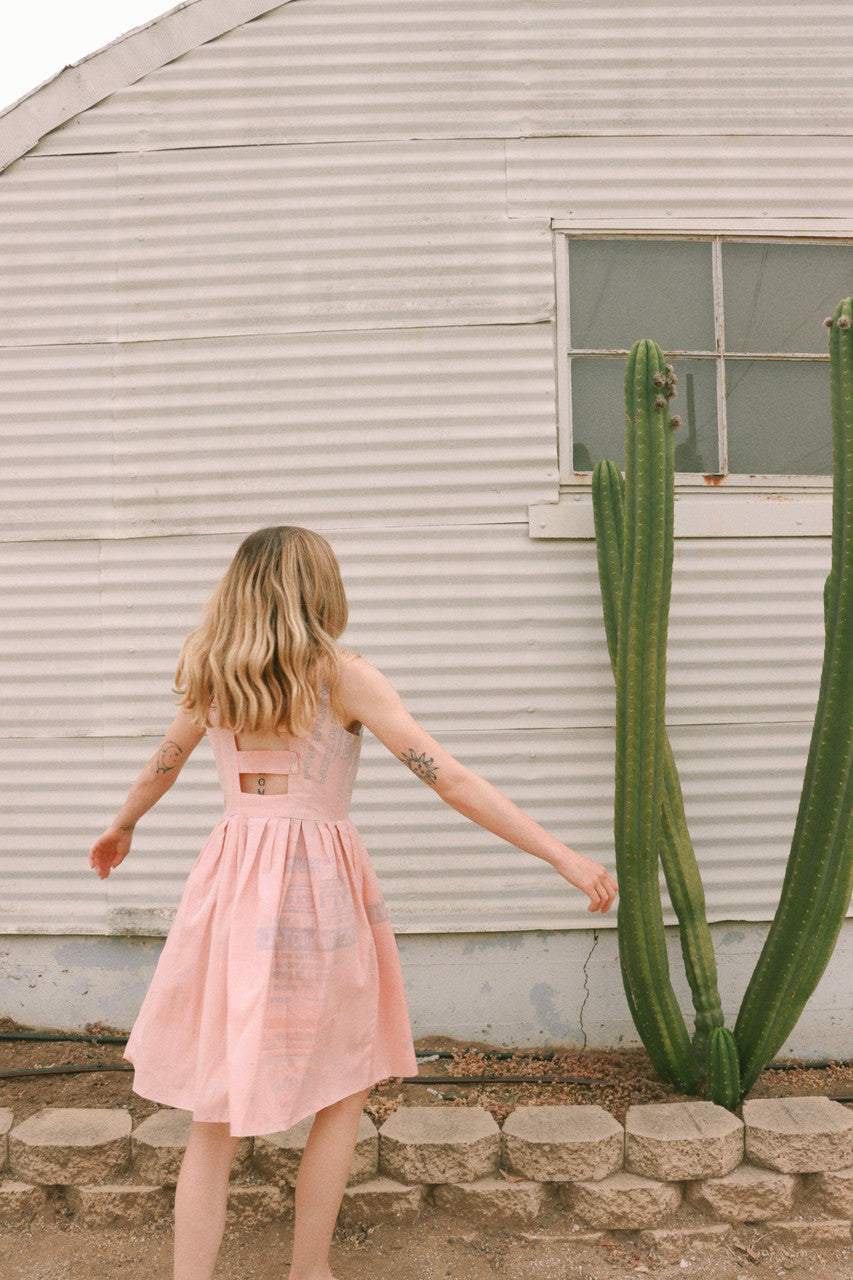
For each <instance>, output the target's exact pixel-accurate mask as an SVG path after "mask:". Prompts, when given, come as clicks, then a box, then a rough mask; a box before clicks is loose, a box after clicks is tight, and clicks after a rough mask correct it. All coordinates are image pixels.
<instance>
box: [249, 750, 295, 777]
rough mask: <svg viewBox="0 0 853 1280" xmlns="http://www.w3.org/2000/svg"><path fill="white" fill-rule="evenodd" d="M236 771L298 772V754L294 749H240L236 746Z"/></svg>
mask: <svg viewBox="0 0 853 1280" xmlns="http://www.w3.org/2000/svg"><path fill="white" fill-rule="evenodd" d="M236 754H237V772H238V773H278V774H285V773H298V772H299V756H298V755H297V754H296V752H295V751H285V750H284V749H276V748H270V749H269V750H267V751H241V750H240V749H239V747H238V748H236Z"/></svg>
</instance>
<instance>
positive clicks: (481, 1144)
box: [379, 1107, 501, 1183]
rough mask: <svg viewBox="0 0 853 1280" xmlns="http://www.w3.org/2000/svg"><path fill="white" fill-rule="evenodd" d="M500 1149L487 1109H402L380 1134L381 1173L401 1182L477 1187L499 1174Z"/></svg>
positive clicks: (384, 1126)
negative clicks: (479, 1180) (480, 1181)
mask: <svg viewBox="0 0 853 1280" xmlns="http://www.w3.org/2000/svg"><path fill="white" fill-rule="evenodd" d="M500 1146H501V1131H500V1129H499V1128H498V1126H497V1125H496V1124H495V1121H494V1119H493V1117H492V1116H491V1115H490V1114H489V1112H488V1111H486V1110H485V1109H484V1108H483V1107H398V1108H397V1110H396V1111H395V1112H393V1113H392V1114H391V1115H390V1116H389V1117H388V1119H387V1120H386V1121H385V1123H384V1124H383V1125H382V1127H381V1129H380V1130H379V1168H380V1171H381V1172H382V1173H383V1174H385V1176H386V1177H388V1178H396V1179H397V1181H399V1182H419V1183H437V1182H473V1181H474V1180H475V1179H477V1178H484V1177H486V1176H487V1175H488V1174H490V1173H497V1171H498V1162H499V1160H500Z"/></svg>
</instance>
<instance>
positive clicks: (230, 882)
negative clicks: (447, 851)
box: [124, 688, 417, 1137]
mask: <svg viewBox="0 0 853 1280" xmlns="http://www.w3.org/2000/svg"><path fill="white" fill-rule="evenodd" d="M208 737H209V739H210V742H211V745H212V747H213V753H214V756H215V757H216V765H217V769H218V772H219V778H220V781H221V783H222V789H223V791H224V793H225V813H224V816H223V818H222V820H221V821H220V822H219V823H218V825H217V826H216V827H215V828H214V830H213V832H212V833H211V835H210V837H209V839H208V841H207V843H206V844H205V846H204V848H203V849H202V851H201V853H200V854H199V856H198V858H197V860H196V862H195V865H194V866H193V868H192V870H191V872H190V874H189V878H188V880H187V883H186V886H185V888H184V892H183V896H182V898H181V902H180V905H179V907H178V911H177V914H176V916H175V919H174V922H173V924H172V927H171V929H170V931H169V936H168V937H167V939H166V943H165V945H164V947H163V950H162V952H161V955H160V959H159V961H158V964H157V968H156V970H155V973H154V977H153V978H152V980H151V985H150V987H149V989H148V992H147V994H146V996H145V999H144V1000H143V1002H142V1007H141V1009H140V1011H139V1016H138V1017H137V1019H136V1022H135V1024H134V1027H133V1031H132V1032H131V1035H130V1038H129V1040H128V1042H127V1047H126V1049H125V1053H124V1056H125V1058H127V1059H129V1061H131V1062H132V1063H133V1065H134V1081H133V1088H134V1092H135V1093H138V1094H139V1095H140V1096H141V1097H143V1098H150V1099H153V1100H154V1101H155V1102H162V1103H164V1104H165V1105H166V1106H170V1107H180V1108H182V1109H184V1110H187V1111H191V1112H192V1113H193V1118H194V1119H195V1120H207V1121H218V1122H220V1123H225V1122H227V1124H228V1125H229V1131H230V1133H231V1135H232V1136H233V1137H244V1136H247V1135H253V1134H264V1133H275V1132H279V1131H281V1130H284V1129H289V1128H290V1127H291V1125H294V1124H296V1123H297V1121H299V1120H301V1119H303V1118H305V1117H306V1116H309V1115H311V1114H313V1113H314V1112H315V1111H317V1110H318V1109H319V1108H321V1107H325V1106H328V1104H329V1103H332V1102H336V1101H338V1099H340V1098H344V1097H347V1096H348V1095H349V1094H351V1093H357V1092H359V1091H360V1090H361V1089H366V1088H368V1087H369V1086H370V1085H372V1084H375V1083H376V1082H377V1081H379V1080H384V1079H386V1078H387V1077H389V1076H414V1075H417V1060H416V1058H415V1051H414V1045H413V1043H412V1034H411V1028H410V1025H409V1016H408V1009H407V1005H406V996H405V991H404V988H403V976H402V972H401V968H400V959H399V955H398V952H397V945H396V942H395V939H394V932H393V930H392V928H391V924H390V922H389V919H388V911H387V909H386V907H385V903H384V901H383V899H382V893H381V891H380V888H379V882H378V880H377V878H376V872H375V871H374V869H373V866H372V864H371V862H370V859H369V858H368V855H367V851H366V849H365V847H364V844H363V843H362V840H361V837H360V836H359V834H358V832H357V830H356V829H355V827H354V826H353V824H352V822H351V821H350V819H349V817H348V811H349V802H350V794H351V791H352V784H353V781H354V779H355V774H356V770H357V768H358V759H359V752H360V748H361V735H360V733H359V734H352V733H348V732H347V730H346V729H345V728H344V727H343V725H342V724H341V723H340V721H339V720H338V719H337V717H336V716H335V715H334V713H333V711H332V709H331V707H330V705H329V701H328V694H327V691H326V690H325V688H324V689H323V691H322V694H321V702H320V710H319V714H318V718H317V721H316V723H315V725H314V728H313V729H312V731H311V732H310V733H309V734H307V735H306V736H305V737H304V738H292V739H290V742H289V747H290V750H288V751H238V750H237V746H236V742H235V737H234V734H233V733H231V732H230V731H228V730H225V729H220V728H217V727H215V726H214V727H210V728H209V729H208ZM241 773H277V774H281V773H286V774H287V776H288V779H289V787H288V791H287V792H286V794H284V795H254V794H248V793H244V792H242V791H241V790H240V777H239V775H240V774H241Z"/></svg>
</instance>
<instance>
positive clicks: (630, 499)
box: [611, 341, 701, 1091]
mask: <svg viewBox="0 0 853 1280" xmlns="http://www.w3.org/2000/svg"><path fill="white" fill-rule="evenodd" d="M666 380H667V369H666V362H665V360H664V357H663V353H662V351H661V349H660V347H659V346H657V344H656V343H652V342H646V341H642V342H638V343H636V344H635V346H634V348H633V350H632V351H631V354H630V356H629V357H628V364H627V367H626V370H625V408H626V413H627V427H626V476H627V478H628V482H627V492H626V503H625V526H624V547H623V566H624V567H623V573H622V580H621V590H620V596H619V620H618V643H617V645H616V796H615V817H614V835H615V843H616V868H617V874H618V878H619V886H620V893H619V911H618V930H619V958H620V965H621V969H622V979H623V982H624V985H625V991H626V994H627V997H628V1002H629V1004H630V1006H631V1010H632V1013H633V1017H634V1021H635V1023H636V1024H637V1028H638V1030H639V1032H640V1035H641V1037H642V1040H643V1043H644V1044H645V1046H646V1048H647V1050H648V1053H649V1056H650V1057H651V1059H652V1062H653V1063H654V1065H655V1067H656V1068H657V1070H658V1071H659V1072H660V1074H661V1075H662V1076H664V1077H665V1078H666V1079H668V1080H671V1081H672V1082H673V1083H674V1084H676V1085H678V1086H679V1087H680V1088H682V1089H686V1090H688V1091H692V1090H694V1089H695V1088H696V1086H697V1085H698V1083H699V1080H700V1078H701V1076H700V1072H699V1070H698V1065H697V1062H696V1055H695V1053H694V1050H693V1047H692V1045H691V1043H690V1037H689V1035H688V1033H687V1028H686V1026H685V1023H684V1018H683V1016H682V1013H681V1010H680V1008H679V1006H678V1000H677V999H676V996H675V992H674V991H673V988H672V983H671V981H670V976H669V961H668V958H667V952H666V935H665V932H664V926H663V911H662V908H661V900H660V889H659V885H658V847H659V842H660V831H661V808H662V798H663V752H662V750H661V747H662V743H663V740H664V737H665V728H664V698H665V684H666V637H667V623H668V618H669V596H670V587H671V581H672V523H673V497H672V485H671V483H670V481H671V477H672V473H673V468H674V459H673V442H672V431H671V429H670V425H669V407H668V401H667V398H666V396H665V395H664V392H663V389H664V387H665V384H666ZM650 513H652V518H649V515H650ZM611 630H612V621H611Z"/></svg>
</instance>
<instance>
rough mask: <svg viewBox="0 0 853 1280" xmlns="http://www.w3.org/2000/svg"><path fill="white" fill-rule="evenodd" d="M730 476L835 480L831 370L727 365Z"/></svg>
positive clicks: (797, 364)
mask: <svg viewBox="0 0 853 1280" xmlns="http://www.w3.org/2000/svg"><path fill="white" fill-rule="evenodd" d="M726 403H727V418H728V427H729V431H728V435H729V470H730V471H738V472H743V473H745V474H746V475H831V474H832V426H831V422H830V408H829V365H828V364H827V363H826V362H825V361H823V362H821V361H818V360H814V361H812V360H794V361H790V362H789V361H782V360H727V361H726Z"/></svg>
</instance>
